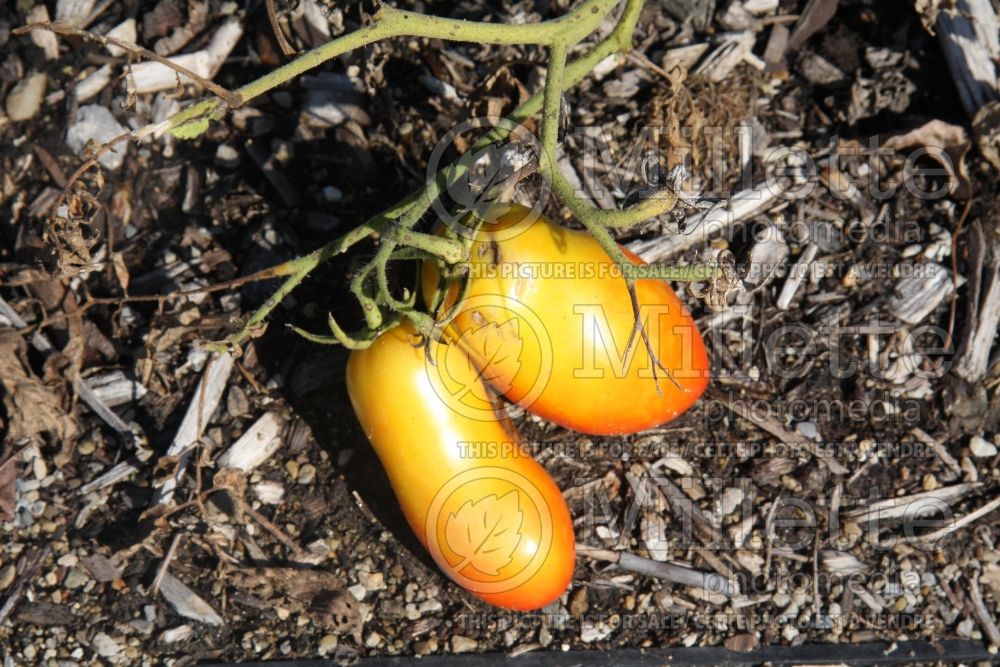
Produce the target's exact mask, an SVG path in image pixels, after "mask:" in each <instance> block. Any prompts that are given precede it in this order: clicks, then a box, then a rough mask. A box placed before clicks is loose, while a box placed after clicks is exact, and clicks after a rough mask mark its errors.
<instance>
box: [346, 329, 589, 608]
mask: <svg viewBox="0 0 1000 667" xmlns="http://www.w3.org/2000/svg"><path fill="white" fill-rule="evenodd" d="M417 337H418V334H417V333H416V331H415V329H414V328H413V326H412V325H411V324H408V323H407V324H403V325H400V326H398V327H396V328H394V329H391V330H389V331H387V332H385V333H382V334H381V335H380V336H379V337H378V338H377V339H376V340H375V341H374V343H373V344H372V345H371V347H369V348H368V349H366V350H355V351H353V352H352V353H351V356H350V359H349V360H348V363H347V389H348V393H349V395H350V398H351V404H352V405H353V406H354V411H355V412H356V413H357V416H358V420H359V421H360V422H361V426H362V428H363V429H364V432H365V435H366V436H367V437H368V440H369V441H370V442H371V444H372V446H373V447H374V449H375V451H376V453H377V454H378V456H379V459H380V460H381V462H382V465H383V467H384V468H385V471H386V473H387V474H388V476H389V481H390V482H391V483H392V488H393V490H394V491H395V493H396V497H397V499H398V500H399V503H400V505H401V506H402V509H403V513H404V515H405V516H406V519H407V521H408V522H409V524H410V527H411V528H412V529H413V531H414V533H416V535H417V537H418V538H419V539H420V541H421V543H423V545H424V546H425V547H426V548H427V550H428V551H429V552H430V554H431V556H432V557H433V558H434V561H435V562H436V563H437V564H438V566H439V567H440V568H441V569H442V570H443V571H444V572H445V574H447V575H448V576H449V577H451V578H452V579H453V580H454V581H456V582H457V583H458V584H460V585H461V586H463V587H465V588H467V589H468V590H470V591H472V592H473V593H474V594H476V595H477V596H479V597H480V598H482V599H483V600H486V601H487V602H489V603H492V604H495V605H498V606H501V607H506V608H509V609H521V610H527V609H538V608H540V607H543V606H545V605H546V604H548V603H549V602H552V601H553V600H555V599H556V598H558V597H559V596H560V595H561V594H562V593H563V591H564V590H565V589H566V586H567V585H568V583H569V581H570V578H571V577H572V575H573V566H574V556H575V553H574V552H575V541H574V536H573V523H572V520H571V519H570V515H569V510H568V509H567V507H566V502H565V501H564V500H563V497H562V494H561V493H560V491H559V488H558V487H557V486H556V484H555V482H554V481H553V480H552V478H551V477H550V476H549V474H548V473H547V472H546V471H545V469H544V468H543V467H542V466H541V465H539V464H538V463H537V462H536V461H535V460H534V459H533V458H532V457H531V455H530V454H529V453H528V452H527V450H526V449H525V447H524V446H523V444H522V442H521V439H520V436H519V435H518V433H517V431H516V429H515V428H514V427H513V424H511V423H510V421H509V420H507V419H506V418H502V417H501V416H500V415H498V413H497V412H496V401H495V398H494V396H493V394H492V393H490V392H489V391H488V390H487V389H486V387H485V385H484V384H483V382H482V380H481V379H480V377H479V374H478V372H477V371H476V369H475V368H474V367H473V366H472V365H471V364H470V363H469V362H468V358H467V357H466V355H465V353H464V352H462V351H461V350H460V349H458V348H450V349H449V346H447V345H443V344H440V343H433V342H432V343H431V345H430V348H428V349H429V352H430V354H431V355H432V356H433V357H434V358H435V359H436V361H437V363H436V364H431V363H428V361H427V358H426V357H425V351H424V347H423V345H421V344H420V342H419V341H418V340H417Z"/></svg>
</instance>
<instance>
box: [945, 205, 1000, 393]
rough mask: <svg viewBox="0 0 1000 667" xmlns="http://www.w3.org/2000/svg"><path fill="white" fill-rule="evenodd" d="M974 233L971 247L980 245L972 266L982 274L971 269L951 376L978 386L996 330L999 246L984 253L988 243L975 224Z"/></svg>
mask: <svg viewBox="0 0 1000 667" xmlns="http://www.w3.org/2000/svg"><path fill="white" fill-rule="evenodd" d="M974 229H975V230H976V234H975V240H972V241H971V243H977V242H978V244H979V245H980V247H979V248H978V252H979V253H980V255H979V257H980V262H975V263H974V264H980V263H981V265H982V271H981V272H979V271H977V269H976V268H973V272H974V273H973V275H972V276H971V281H972V282H971V283H970V290H969V292H970V294H969V299H968V301H967V304H966V312H967V313H968V315H969V318H968V322H967V324H966V327H967V329H966V331H965V335H964V336H963V339H962V345H961V347H960V348H959V352H958V360H957V361H956V363H955V372H956V373H957V374H958V375H959V376H961V377H962V378H964V379H966V380H968V381H969V382H978V381H979V380H981V379H983V378H984V377H986V372H987V370H988V368H989V363H990V350H992V349H993V342H994V339H995V338H996V335H997V328H998V327H1000V244H996V242H994V244H995V245H994V247H993V248H992V249H989V250H986V249H984V248H983V247H982V246H983V245H985V244H987V243H989V241H988V237H987V236H986V235H985V234H983V233H982V228H981V226H980V225H979V224H978V223H977V224H976V225H975V227H974ZM987 252H988V253H989V255H990V257H989V258H988V259H986V260H985V261H982V254H985V253H987Z"/></svg>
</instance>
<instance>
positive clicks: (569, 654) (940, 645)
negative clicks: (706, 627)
mask: <svg viewBox="0 0 1000 667" xmlns="http://www.w3.org/2000/svg"><path fill="white" fill-rule="evenodd" d="M998 661H1000V655H994V654H990V653H989V651H987V649H986V647H985V646H984V645H983V644H982V643H980V642H974V641H965V640H955V639H948V640H942V641H940V642H926V641H908V642H897V643H894V644H892V643H885V642H869V643H865V644H803V645H801V646H764V647H761V648H758V649H756V650H754V651H749V652H747V653H736V652H734V651H729V650H726V649H725V648H722V647H718V646H705V647H691V648H673V649H646V650H637V649H623V650H619V651H534V652H531V653H525V654H523V655H519V656H518V657H516V658H509V657H507V656H505V655H502V654H498V653H480V654H463V655H428V656H424V657H422V658H413V657H405V658H403V657H386V658H362V659H360V660H358V661H357V662H354V663H351V664H352V665H354V666H355V667H491V666H493V665H501V666H503V665H507V666H509V667H606V666H609V665H613V666H614V667H659V666H666V665H677V666H678V667H683V666H685V665H690V666H692V667H695V666H699V667H700V666H708V665H718V666H719V667H750V666H751V665H761V664H768V665H804V664H807V665H908V664H912V663H934V662H943V663H949V664H954V663H960V662H962V663H975V662H992V663H996V662H998ZM336 665H338V663H337V662H335V661H333V660H278V661H269V662H252V663H251V662H243V663H235V664H233V663H230V664H225V665H224V664H222V663H214V664H213V665H212V666H210V667H334V666H336Z"/></svg>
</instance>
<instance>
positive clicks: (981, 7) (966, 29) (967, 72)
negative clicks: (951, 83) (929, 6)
mask: <svg viewBox="0 0 1000 667" xmlns="http://www.w3.org/2000/svg"><path fill="white" fill-rule="evenodd" d="M998 31H1000V24H998V22H997V15H996V13H995V12H994V11H993V6H992V5H991V4H990V0H955V4H954V7H952V8H950V9H941V11H940V12H939V13H938V19H937V32H938V36H939V40H940V42H941V49H942V50H943V51H944V57H945V60H946V61H947V63H948V69H950V70H951V76H952V78H953V79H954V80H955V87H956V88H957V89H958V96H959V99H960V100H961V101H962V107H963V108H964V109H965V112H966V113H967V114H969V115H970V116H972V115H974V114H975V113H976V112H977V111H979V108H980V107H982V106H983V105H984V104H986V103H987V102H991V101H993V100H996V99H1000V92H998V90H997V75H996V68H995V66H994V64H993V63H994V62H995V61H997V60H998V59H1000V36H998Z"/></svg>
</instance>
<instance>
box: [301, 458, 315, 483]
mask: <svg viewBox="0 0 1000 667" xmlns="http://www.w3.org/2000/svg"><path fill="white" fill-rule="evenodd" d="M315 479H316V466H314V465H313V464H311V463H307V464H305V465H304V466H302V467H301V468H299V476H298V478H297V479H296V481H297V482H298V483H299V484H312V483H313V480H315Z"/></svg>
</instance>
